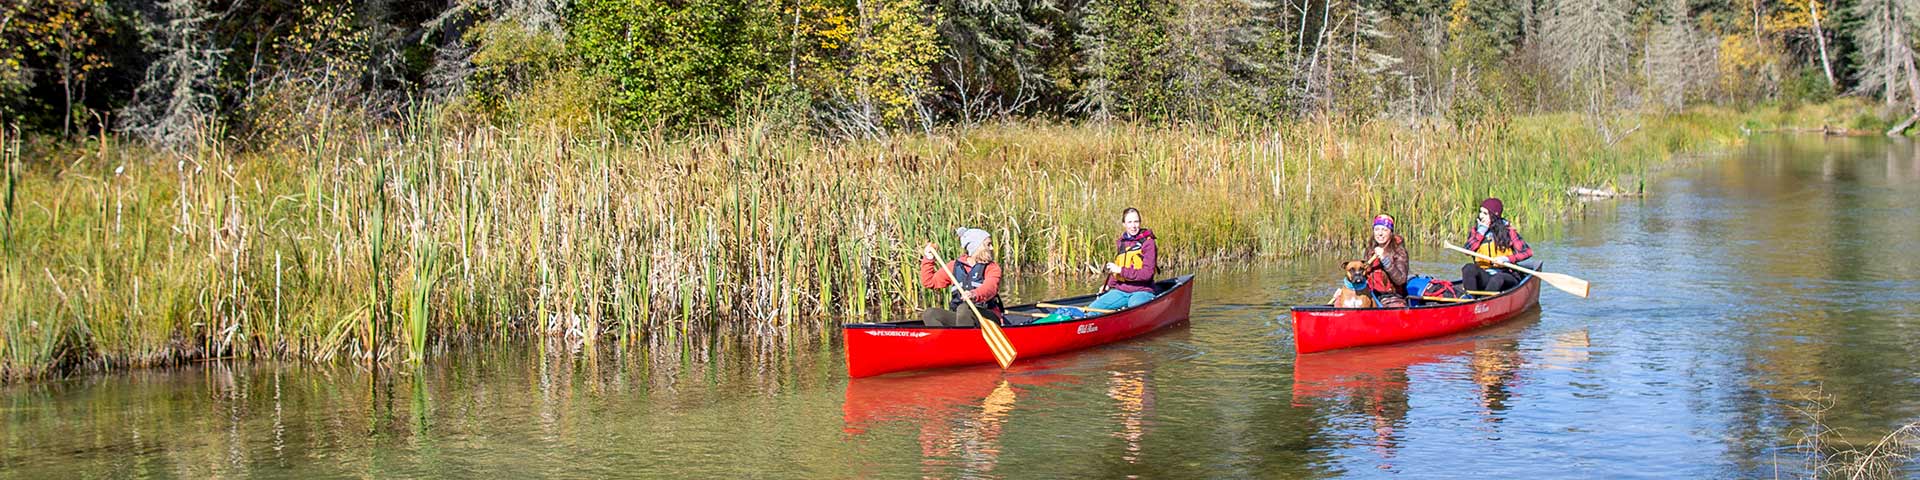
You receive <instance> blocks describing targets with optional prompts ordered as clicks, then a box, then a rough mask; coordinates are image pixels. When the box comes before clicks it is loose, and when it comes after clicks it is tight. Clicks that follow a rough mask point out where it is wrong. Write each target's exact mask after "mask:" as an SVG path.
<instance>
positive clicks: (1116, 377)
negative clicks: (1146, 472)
mask: <svg viewBox="0 0 1920 480" xmlns="http://www.w3.org/2000/svg"><path fill="white" fill-rule="evenodd" d="M1150 386H1151V385H1150V384H1149V382H1148V381H1147V370H1146V369H1145V368H1142V367H1140V366H1139V365H1137V364H1136V365H1128V366H1123V367H1121V368H1119V369H1114V370H1109V371H1108V372H1107V397H1110V398H1112V399H1113V400H1114V402H1115V403H1117V404H1118V405H1119V410H1118V411H1117V412H1116V416H1118V417H1119V421H1120V430H1118V431H1116V432H1114V433H1113V436H1115V437H1118V438H1119V439H1120V440H1121V441H1123V442H1126V453H1124V454H1122V455H1121V459H1122V460H1126V461H1127V463H1130V464H1137V463H1140V439H1141V438H1143V437H1145V436H1146V434H1147V424H1146V415H1147V413H1149V412H1151V411H1152V410H1153V389H1152V388H1150Z"/></svg>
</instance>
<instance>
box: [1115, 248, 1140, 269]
mask: <svg viewBox="0 0 1920 480" xmlns="http://www.w3.org/2000/svg"><path fill="white" fill-rule="evenodd" d="M1113 264H1114V265H1119V266H1120V268H1140V267H1144V266H1146V265H1147V259H1146V258H1144V257H1142V256H1141V254H1140V245H1139V244H1135V245H1134V246H1133V249H1132V250H1127V251H1125V252H1120V254H1119V255H1115V256H1114V257H1113Z"/></svg>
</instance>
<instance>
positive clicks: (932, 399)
mask: <svg viewBox="0 0 1920 480" xmlns="http://www.w3.org/2000/svg"><path fill="white" fill-rule="evenodd" d="M1024 363H1026V366H1025V367H1024V368H1018V369H1016V370H1019V371H1005V372H1003V371H1001V370H1000V369H998V368H963V369H957V370H939V371H932V372H926V373H920V374H912V375H906V376H886V377H870V378H856V379H852V380H851V381H849V382H848V383H847V401H846V403H845V404H844V405H843V406H842V413H843V415H844V419H845V421H846V427H845V430H844V431H845V432H846V433H847V434H849V435H862V434H865V433H866V432H867V429H869V428H875V427H878V426H879V425H880V424H882V423H886V422H912V423H916V424H918V425H919V427H920V435H919V443H920V454H921V458H922V464H923V466H925V467H926V468H928V469H929V471H928V472H927V474H928V475H933V476H940V474H939V473H938V472H937V471H934V470H938V469H940V468H943V467H949V466H958V467H962V468H964V469H965V470H967V471H971V472H976V473H985V472H989V471H992V470H993V468H994V466H995V462H996V460H997V458H998V457H999V455H1000V443H999V442H1000V433H1001V431H1002V428H1003V427H1004V426H1005V425H1006V421H1007V416H1008V415H1010V414H1011V413H1012V412H1013V408H1014V402H1015V401H1016V400H1018V399H1019V396H1020V393H1021V392H1022V391H1025V390H1027V389H1029V388H1031V387H1036V386H1041V385H1047V384H1053V383H1060V382H1068V381H1077V380H1079V379H1078V378H1077V377H1072V376H1068V375H1059V374H1044V373H1023V372H1024V371H1028V370H1035V369H1036V368H1034V367H1040V366H1041V365H1039V363H1041V362H1024ZM1040 370H1044V368H1041V369H1040ZM949 459H952V460H957V461H958V464H957V465H949V464H948V462H949V461H950V460H949Z"/></svg>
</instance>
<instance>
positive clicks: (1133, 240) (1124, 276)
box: [1087, 207, 1160, 310]
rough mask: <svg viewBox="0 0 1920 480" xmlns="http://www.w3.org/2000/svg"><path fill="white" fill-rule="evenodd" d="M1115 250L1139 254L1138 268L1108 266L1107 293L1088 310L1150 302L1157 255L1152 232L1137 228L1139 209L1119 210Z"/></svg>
mask: <svg viewBox="0 0 1920 480" xmlns="http://www.w3.org/2000/svg"><path fill="white" fill-rule="evenodd" d="M1113 243H1114V247H1115V248H1116V249H1118V250H1119V252H1118V253H1119V254H1121V255H1122V256H1131V255H1132V254H1131V253H1130V252H1135V251H1138V252H1139V253H1138V255H1139V256H1140V263H1139V264H1138V265H1131V264H1129V265H1120V264H1119V263H1112V262H1109V263H1107V274H1108V275H1107V287H1106V290H1107V291H1106V292H1105V293H1101V294H1100V298H1096V299H1094V300H1093V304H1091V305H1087V307H1088V308H1097V309H1101V310H1119V309H1122V308H1131V307H1137V306H1140V304H1143V303H1147V302H1148V301H1150V300H1153V274H1154V267H1155V266H1156V265H1155V263H1157V262H1158V260H1159V257H1160V252H1159V248H1158V245H1155V243H1154V241H1153V231H1152V230H1148V229H1145V228H1141V227H1140V210H1139V209H1135V208H1133V207H1127V209H1126V210H1122V211H1120V238H1119V239H1116V240H1114V242H1113Z"/></svg>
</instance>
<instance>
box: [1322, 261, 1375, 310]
mask: <svg viewBox="0 0 1920 480" xmlns="http://www.w3.org/2000/svg"><path fill="white" fill-rule="evenodd" d="M1340 268H1341V269H1343V270H1346V271H1347V281H1346V284H1345V285H1341V286H1340V289H1339V290H1335V291H1334V292H1333V301H1331V302H1328V303H1330V304H1332V305H1333V306H1335V307H1339V308H1373V306H1374V305H1373V296H1372V295H1368V294H1367V293H1366V292H1362V291H1359V290H1355V289H1353V288H1352V287H1351V285H1361V286H1362V287H1361V288H1365V285H1366V284H1367V264H1366V263H1362V262H1360V261H1359V260H1348V261H1346V262H1343V263H1341V264H1340Z"/></svg>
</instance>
